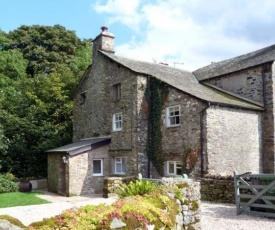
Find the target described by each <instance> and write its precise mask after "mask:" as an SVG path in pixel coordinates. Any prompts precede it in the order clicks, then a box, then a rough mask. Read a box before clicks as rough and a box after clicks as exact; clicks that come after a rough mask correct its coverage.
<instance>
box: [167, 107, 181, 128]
mask: <svg viewBox="0 0 275 230" xmlns="http://www.w3.org/2000/svg"><path fill="white" fill-rule="evenodd" d="M171 112H172V113H175V112H178V115H175V114H172V115H171ZM176 117H178V119H179V123H177V124H171V123H172V122H171V120H172V119H176ZM166 125H167V127H176V126H180V106H179V105H176V106H170V107H167V108H166Z"/></svg>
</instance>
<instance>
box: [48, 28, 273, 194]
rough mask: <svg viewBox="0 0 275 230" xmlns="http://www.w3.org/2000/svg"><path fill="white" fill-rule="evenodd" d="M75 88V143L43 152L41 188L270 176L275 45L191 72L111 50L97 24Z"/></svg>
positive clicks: (110, 38)
mask: <svg viewBox="0 0 275 230" xmlns="http://www.w3.org/2000/svg"><path fill="white" fill-rule="evenodd" d="M92 55H93V63H92V64H91V65H90V66H89V67H88V68H87V70H86V72H85V73H84V75H83V77H82V79H81V80H80V82H79V84H78V86H77V88H76V90H75V94H74V111H73V114H74V121H73V127H74V130H73V131H74V136H73V143H72V144H70V145H67V146H62V147H60V148H56V149H53V150H49V151H48V186H49V190H50V191H53V192H57V193H61V194H65V195H71V194H76V195H79V194H91V193H101V192H102V186H103V179H104V177H111V176H123V177H126V176H137V175H138V173H141V174H142V175H143V177H153V178H157V177H160V176H169V177H170V176H177V175H181V174H183V173H187V174H188V175H189V176H191V177H204V176H205V175H209V174H211V175H223V176H226V175H232V174H233V170H237V171H239V172H247V171H252V172H254V173H259V172H269V173H271V172H274V106H273V97H274V93H273V91H274V88H275V87H274V84H273V79H274V71H273V69H274V65H273V61H274V58H275V46H270V47H267V48H264V49H262V50H258V51H255V52H252V53H249V54H245V55H242V56H240V57H236V58H233V59H229V60H226V61H222V62H219V63H212V64H211V65H209V66H206V67H203V68H201V69H198V70H196V71H194V72H189V71H185V70H180V69H176V68H171V67H169V66H166V65H162V64H156V63H148V62H142V61H136V60H132V59H128V58H124V57H119V56H116V55H115V51H114V35H113V34H111V33H109V32H108V31H107V28H106V27H102V32H101V33H100V34H99V35H98V36H97V37H96V38H95V39H94V40H93V54H92Z"/></svg>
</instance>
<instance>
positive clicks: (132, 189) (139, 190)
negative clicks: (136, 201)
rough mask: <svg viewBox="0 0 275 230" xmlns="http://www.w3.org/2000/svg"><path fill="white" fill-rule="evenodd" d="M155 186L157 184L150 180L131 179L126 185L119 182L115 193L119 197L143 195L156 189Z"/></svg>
mask: <svg viewBox="0 0 275 230" xmlns="http://www.w3.org/2000/svg"><path fill="white" fill-rule="evenodd" d="M157 187H158V185H156V184H155V183H153V182H151V181H147V180H135V181H131V182H130V183H129V184H128V185H126V184H121V185H120V186H119V187H118V189H117V190H116V193H117V195H118V196H119V197H120V198H123V197H129V196H136V195H144V194H146V193H148V192H150V191H152V190H154V189H156V188H157Z"/></svg>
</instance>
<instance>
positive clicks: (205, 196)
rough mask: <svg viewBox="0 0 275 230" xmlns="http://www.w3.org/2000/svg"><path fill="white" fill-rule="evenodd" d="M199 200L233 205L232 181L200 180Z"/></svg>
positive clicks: (233, 191)
mask: <svg viewBox="0 0 275 230" xmlns="http://www.w3.org/2000/svg"><path fill="white" fill-rule="evenodd" d="M201 199H202V200H206V201H214V202H219V203H235V190H234V180H233V179H230V180H224V179H211V178H201Z"/></svg>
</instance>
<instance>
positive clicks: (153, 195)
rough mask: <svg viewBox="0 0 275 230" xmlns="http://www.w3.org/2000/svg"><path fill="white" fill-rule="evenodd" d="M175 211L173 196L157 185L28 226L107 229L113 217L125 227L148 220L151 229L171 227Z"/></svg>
mask: <svg viewBox="0 0 275 230" xmlns="http://www.w3.org/2000/svg"><path fill="white" fill-rule="evenodd" d="M178 213H179V206H178V204H177V202H176V200H175V199H171V198H169V197H168V196H167V195H165V192H164V191H162V189H160V188H157V189H156V190H152V191H150V192H149V193H148V194H145V195H144V196H139V195H137V196H132V197H127V198H123V199H120V200H118V201H116V202H115V203H113V204H112V205H110V206H107V205H105V204H100V205H97V206H93V205H87V206H84V207H80V208H72V209H68V210H66V211H64V212H63V213H62V214H61V215H58V216H56V217H54V218H50V219H45V220H43V221H40V222H36V223H33V224H31V225H30V229H41V230H44V229H45V230H46V229H64V230H66V229H74V230H84V229H85V230H86V229H91V230H93V229H110V224H111V221H112V220H113V219H114V218H117V219H119V220H121V221H122V222H123V223H125V224H126V227H124V228H123V229H125V230H133V229H141V230H142V229H147V227H146V225H150V224H154V225H155V229H160V228H162V227H164V229H172V228H173V227H174V226H175V224H176V223H175V219H176V218H175V216H176V215H177V214H178Z"/></svg>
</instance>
